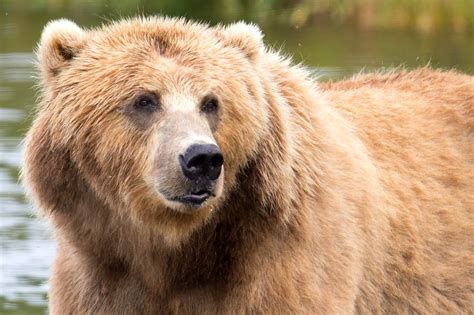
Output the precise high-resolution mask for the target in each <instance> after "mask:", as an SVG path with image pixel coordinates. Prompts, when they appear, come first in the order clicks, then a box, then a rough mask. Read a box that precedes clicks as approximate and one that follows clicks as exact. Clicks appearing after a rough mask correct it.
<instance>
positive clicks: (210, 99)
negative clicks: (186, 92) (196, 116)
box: [201, 96, 219, 114]
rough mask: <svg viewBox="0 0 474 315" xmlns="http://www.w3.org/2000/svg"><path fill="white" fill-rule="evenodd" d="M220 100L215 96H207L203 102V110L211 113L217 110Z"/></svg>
mask: <svg viewBox="0 0 474 315" xmlns="http://www.w3.org/2000/svg"><path fill="white" fill-rule="evenodd" d="M218 108H219V102H218V101H217V98H216V97H215V96H206V97H205V98H204V99H203V100H202V102H201V111H202V112H204V113H206V114H210V113H215V112H217V109H218Z"/></svg>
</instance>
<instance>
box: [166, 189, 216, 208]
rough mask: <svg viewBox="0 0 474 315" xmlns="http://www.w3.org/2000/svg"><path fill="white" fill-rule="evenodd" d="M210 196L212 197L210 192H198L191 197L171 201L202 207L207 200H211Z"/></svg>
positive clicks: (190, 195)
mask: <svg viewBox="0 0 474 315" xmlns="http://www.w3.org/2000/svg"><path fill="white" fill-rule="evenodd" d="M210 196H211V193H210V192H209V191H206V190H200V191H198V192H195V193H191V194H189V195H185V196H182V197H175V198H172V199H171V200H173V201H178V202H182V203H186V204H190V205H192V206H200V205H202V204H203V203H204V202H205V201H206V200H207V199H209V197H210Z"/></svg>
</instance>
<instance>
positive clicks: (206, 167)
mask: <svg viewBox="0 0 474 315" xmlns="http://www.w3.org/2000/svg"><path fill="white" fill-rule="evenodd" d="M179 163H180V165H181V169H182V170H183V174H184V176H186V177H187V178H189V179H191V180H196V179H201V178H207V179H209V180H215V179H217V178H218V177H219V175H220V174H221V168H222V164H223V163H224V157H223V156H222V153H221V150H220V149H219V147H218V146H217V145H215V144H193V145H191V146H189V147H188V148H187V149H186V151H185V153H184V154H181V155H180V156H179Z"/></svg>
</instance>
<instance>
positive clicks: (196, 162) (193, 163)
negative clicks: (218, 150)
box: [187, 154, 208, 168]
mask: <svg viewBox="0 0 474 315" xmlns="http://www.w3.org/2000/svg"><path fill="white" fill-rule="evenodd" d="M207 159H208V157H207V156H206V155H205V154H199V155H197V156H194V157H193V158H191V159H190V160H189V161H188V163H187V167H188V168H191V167H202V166H203V165H205V164H206V161H207Z"/></svg>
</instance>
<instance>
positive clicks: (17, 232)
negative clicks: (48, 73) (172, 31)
mask: <svg viewBox="0 0 474 315" xmlns="http://www.w3.org/2000/svg"><path fill="white" fill-rule="evenodd" d="M136 14H143V15H152V14H160V15H172V16H185V17H188V18H192V19H198V20H202V21H207V22H209V23H211V24H215V23H218V22H224V23H229V22H232V21H236V20H246V21H252V22H255V23H257V24H259V25H260V27H261V28H262V29H263V31H264V33H265V40H266V43H267V44H268V45H271V46H273V47H274V48H276V49H282V50H283V51H284V52H285V53H287V54H289V55H291V56H293V58H294V59H295V61H297V62H304V63H305V64H306V65H307V66H308V67H311V68H313V69H314V70H315V73H316V74H317V75H318V76H319V78H320V80H337V79H341V78H344V77H348V76H350V75H352V74H353V73H357V72H360V71H371V70H373V69H376V68H391V67H396V66H399V65H403V66H405V67H408V68H413V67H418V66H424V65H427V64H428V63H429V64H430V65H431V66H432V67H436V68H456V69H458V70H460V71H464V72H467V73H470V74H473V73H474V29H473V28H474V0H255V1H252V0H207V1H197V0H191V1H179V0H155V1H151V0H150V1H128V0H120V1H111V0H82V1H81V0H0V246H1V247H0V314H44V313H45V312H46V305H47V299H46V292H47V288H48V286H47V278H48V275H49V273H50V266H51V262H52V259H53V256H54V251H55V245H54V242H53V241H51V235H50V231H49V230H48V227H47V225H46V224H45V223H43V222H40V221H39V220H38V219H37V218H36V217H35V210H34V208H33V207H32V206H31V205H29V204H28V202H27V200H26V199H25V197H24V193H23V191H22V188H21V187H20V185H19V184H18V170H19V167H20V162H21V152H22V145H21V141H22V138H23V136H24V134H25V132H26V131H27V129H28V126H29V124H30V123H31V118H32V111H33V108H34V103H35V97H36V93H37V91H36V89H35V87H34V85H35V81H34V73H35V72H34V67H33V62H34V58H35V57H34V54H33V50H34V48H35V45H36V43H37V41H38V39H39V36H40V34H41V30H42V28H43V26H44V25H45V24H46V23H47V22H48V21H49V20H51V19H55V18H60V17H66V18H69V19H72V20H73V21H75V22H77V23H78V24H80V25H82V26H87V27H93V26H98V25H100V24H102V23H106V22H107V21H110V20H114V19H118V18H120V17H126V16H131V15H136Z"/></svg>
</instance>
